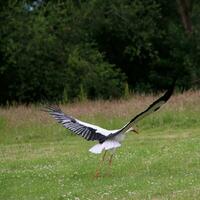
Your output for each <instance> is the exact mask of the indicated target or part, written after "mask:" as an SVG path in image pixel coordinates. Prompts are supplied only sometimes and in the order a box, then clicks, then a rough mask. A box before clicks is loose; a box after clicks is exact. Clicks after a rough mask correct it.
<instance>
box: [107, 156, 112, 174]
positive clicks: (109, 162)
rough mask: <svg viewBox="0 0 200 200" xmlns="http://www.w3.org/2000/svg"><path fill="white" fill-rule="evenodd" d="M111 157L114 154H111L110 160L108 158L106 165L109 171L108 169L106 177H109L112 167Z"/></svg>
mask: <svg viewBox="0 0 200 200" xmlns="http://www.w3.org/2000/svg"><path fill="white" fill-rule="evenodd" d="M113 156H114V153H112V154H111V155H110V158H109V160H108V164H109V169H108V172H107V175H108V176H110V175H111V167H112V160H113Z"/></svg>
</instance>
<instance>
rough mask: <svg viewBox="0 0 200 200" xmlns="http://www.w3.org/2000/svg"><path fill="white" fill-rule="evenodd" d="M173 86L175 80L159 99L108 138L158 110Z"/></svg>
mask: <svg viewBox="0 0 200 200" xmlns="http://www.w3.org/2000/svg"><path fill="white" fill-rule="evenodd" d="M174 86H175V81H174V83H173V84H172V86H171V87H170V88H169V89H168V90H167V92H166V93H165V94H164V95H163V96H161V97H160V98H159V99H157V100H156V101H154V102H153V103H152V104H151V105H150V106H149V107H148V108H147V109H146V110H144V111H143V112H141V113H139V114H138V115H136V116H135V117H134V118H133V119H131V121H130V122H129V123H128V124H126V125H125V126H124V127H123V128H122V129H120V130H119V131H117V132H116V133H113V134H110V135H109V136H108V138H112V137H114V136H116V135H118V134H119V133H122V132H126V131H127V130H128V129H129V128H131V127H132V126H133V125H134V124H136V123H137V122H138V121H139V120H141V119H143V118H144V117H146V116H147V115H149V114H151V113H153V112H155V111H157V110H159V108H160V107H161V106H162V105H163V104H165V103H166V102H167V101H168V100H169V98H170V97H171V95H172V93H173V91H174Z"/></svg>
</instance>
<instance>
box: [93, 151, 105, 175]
mask: <svg viewBox="0 0 200 200" xmlns="http://www.w3.org/2000/svg"><path fill="white" fill-rule="evenodd" d="M106 153H107V151H105V152H104V154H103V157H102V159H101V161H100V163H99V166H98V167H97V169H96V174H95V178H97V177H99V174H100V172H99V171H100V168H101V166H102V164H103V162H104V160H105V157H106Z"/></svg>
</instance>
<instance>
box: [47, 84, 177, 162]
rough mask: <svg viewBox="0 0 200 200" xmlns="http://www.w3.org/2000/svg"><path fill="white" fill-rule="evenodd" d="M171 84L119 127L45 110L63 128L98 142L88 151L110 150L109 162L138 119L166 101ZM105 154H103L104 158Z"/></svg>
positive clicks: (171, 90) (59, 111)
mask: <svg viewBox="0 0 200 200" xmlns="http://www.w3.org/2000/svg"><path fill="white" fill-rule="evenodd" d="M173 89H174V84H173V86H172V87H171V88H170V89H169V90H168V91H167V92H166V93H165V94H164V95H163V96H161V97H160V98H159V99H157V100H156V101H154V102H153V103H152V104H151V105H150V106H149V107H148V108H147V109H146V110H144V111H143V112H141V113H139V114H138V115H136V116H135V117H134V118H133V119H132V120H130V122H128V123H127V124H125V125H124V126H123V127H122V128H121V129H117V130H107V129H104V128H101V127H99V126H96V125H93V124H89V123H86V122H83V121H81V120H78V119H76V118H74V117H71V116H69V115H65V114H64V113H63V112H62V111H61V109H60V108H59V107H51V106H50V107H47V109H46V111H48V112H49V113H50V115H52V116H53V117H54V118H55V119H56V120H57V121H58V122H59V123H61V124H62V125H63V126H64V127H65V128H67V129H69V130H71V131H72V132H74V133H75V134H77V135H80V136H82V137H83V138H85V139H86V140H91V141H98V144H96V145H94V146H93V147H92V148H91V149H90V150H89V151H90V152H92V153H95V154H99V153H102V152H103V151H104V150H105V153H106V152H107V150H109V151H111V158H110V161H109V163H111V160H112V156H113V153H114V152H115V149H116V148H118V147H120V146H121V143H122V141H123V140H124V138H125V136H126V134H127V133H128V132H130V131H133V132H136V133H137V131H136V130H135V125H136V123H137V122H138V121H140V120H141V119H143V118H144V117H145V116H147V115H149V114H151V113H153V112H155V111H157V110H158V109H159V108H160V107H161V106H162V105H163V104H165V103H166V102H167V100H168V99H169V98H170V96H171V95H172V93H173ZM104 157H105V154H104V156H103V160H104Z"/></svg>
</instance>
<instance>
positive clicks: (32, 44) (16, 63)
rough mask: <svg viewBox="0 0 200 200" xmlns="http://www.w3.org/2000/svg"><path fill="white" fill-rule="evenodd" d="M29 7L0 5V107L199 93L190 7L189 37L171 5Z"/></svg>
mask: <svg viewBox="0 0 200 200" xmlns="http://www.w3.org/2000/svg"><path fill="white" fill-rule="evenodd" d="M35 2H36V1H34V2H32V1H6V2H4V3H1V4H0V5H1V6H0V7H1V8H0V28H1V32H0V63H1V65H0V104H6V102H9V103H11V102H13V101H15V102H23V103H29V102H41V101H51V102H55V101H66V96H65V95H66V94H67V101H71V100H73V99H77V98H79V94H80V88H81V87H83V89H84V92H85V94H86V96H87V98H90V99H95V98H107V99H109V98H116V97H120V96H123V95H124V94H123V93H124V91H123V90H124V88H123V84H124V82H125V81H127V82H128V85H129V86H130V89H131V90H134V91H136V90H137V91H141V92H143V91H145V92H149V91H152V90H154V91H155V90H161V89H163V88H166V87H168V85H169V84H170V82H171V80H172V78H173V77H174V76H178V77H179V80H178V81H177V83H178V87H179V88H180V89H188V88H190V87H193V86H195V87H196V88H198V87H199V82H195V84H193V83H194V81H196V80H197V79H198V77H199V76H200V68H199V65H198V63H199V57H200V56H199V54H200V47H199V46H200V38H199V35H200V34H199V33H200V28H199V20H200V16H199V13H200V4H199V2H198V1H193V4H192V5H193V6H192V9H191V10H192V12H191V16H190V17H191V21H192V25H193V27H192V28H193V32H192V34H191V35H190V37H189V36H188V35H187V34H186V33H185V31H184V29H183V26H182V24H181V17H180V15H179V13H178V9H177V4H176V2H174V1H169V2H167V3H166V2H164V1H160V0H150V1H146V0H135V1H129V0H125V1H121V0H110V1H106V0H91V1H58V2H56V1H55V2H53V1H43V2H41V3H37V4H36V3H35ZM75 65H77V66H75ZM81 85H82V86H81ZM63 95H64V96H63ZM63 98H64V100H63Z"/></svg>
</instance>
